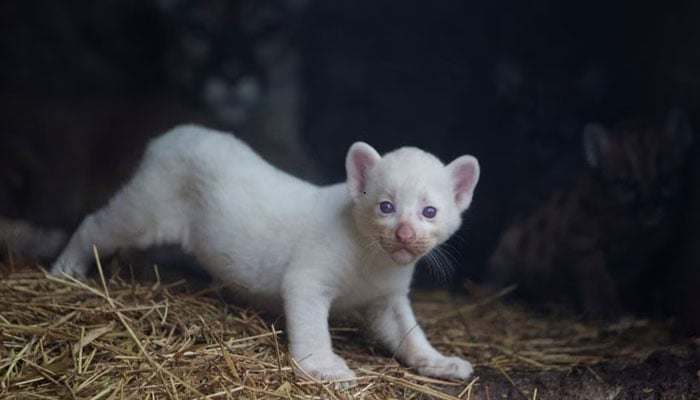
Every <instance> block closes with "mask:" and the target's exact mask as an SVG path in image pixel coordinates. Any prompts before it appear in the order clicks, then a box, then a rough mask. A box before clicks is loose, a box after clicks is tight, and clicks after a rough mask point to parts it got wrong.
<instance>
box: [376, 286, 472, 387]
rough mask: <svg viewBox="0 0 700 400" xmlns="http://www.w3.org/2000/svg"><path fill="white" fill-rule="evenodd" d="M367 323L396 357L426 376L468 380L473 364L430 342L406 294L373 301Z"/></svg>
mask: <svg viewBox="0 0 700 400" xmlns="http://www.w3.org/2000/svg"><path fill="white" fill-rule="evenodd" d="M367 318H368V320H367V322H368V325H369V329H370V330H371V332H372V334H374V335H375V337H376V338H377V339H379V340H380V341H381V342H382V343H383V344H384V345H385V346H386V347H387V348H388V349H389V350H390V351H392V352H393V353H394V354H395V355H396V358H397V359H398V360H399V361H401V362H402V363H404V364H405V365H406V366H408V367H411V368H415V370H416V371H417V372H418V373H419V374H421V375H426V376H432V377H436V378H442V379H456V380H466V379H468V378H469V377H470V376H471V374H472V371H473V369H472V365H471V363H469V361H467V360H463V359H461V358H459V357H445V356H444V355H442V354H440V352H438V351H437V350H435V348H433V346H432V345H431V344H430V343H429V342H428V339H427V338H426V337H425V334H424V333H423V330H422V329H421V328H420V326H418V322H417V321H416V318H415V316H414V315H413V310H412V309H411V304H410V302H409V300H408V297H407V296H405V295H396V296H392V297H389V298H384V299H382V300H381V301H377V302H375V303H374V304H372V305H371V306H370V307H369V309H368V313H367Z"/></svg>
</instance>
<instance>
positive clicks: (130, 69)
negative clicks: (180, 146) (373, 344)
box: [0, 0, 700, 282]
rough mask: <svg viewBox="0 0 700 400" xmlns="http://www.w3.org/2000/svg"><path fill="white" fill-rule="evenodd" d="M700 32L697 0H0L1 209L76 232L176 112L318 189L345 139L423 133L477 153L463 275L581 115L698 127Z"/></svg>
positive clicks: (575, 160) (574, 161)
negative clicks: (653, 118) (677, 114)
mask: <svg viewBox="0 0 700 400" xmlns="http://www.w3.org/2000/svg"><path fill="white" fill-rule="evenodd" d="M698 43H700V3H698V2H696V1H691V0H688V1H672V2H663V1H658V2H652V1H600V0H593V1H585V2H584V1H575V2H562V1H556V0H539V1H521V0H498V1H485V2H475V1H463V0H443V1H429V2H426V1H388V0H373V1H369V0H362V1H349V0H346V1H308V2H307V1H303V0H297V1H294V0H287V1H281V0H280V1H274V0H258V1H254V0H250V1H241V0H238V1H199V2H198V1H194V0H160V1H156V0H150V1H148V0H103V1H90V0H76V1H50V0H34V1H4V2H2V4H0V216H4V217H7V218H12V219H19V220H25V221H31V222H33V223H36V224H38V225H40V226H53V227H59V228H62V229H66V230H71V229H73V228H74V227H75V226H76V225H77V223H78V222H79V221H80V219H81V218H82V216H83V215H84V214H85V213H87V212H89V211H91V210H94V209H95V208H96V207H99V206H100V205H101V204H103V203H104V202H105V201H106V199H108V198H109V196H110V195H111V194H112V193H113V192H114V190H116V188H117V187H118V186H119V184H120V183H121V182H123V180H124V179H125V178H126V177H128V175H129V173H130V172H131V171H133V168H134V167H135V165H136V162H137V160H138V157H139V156H140V154H141V151H142V149H143V146H144V145H145V143H146V141H147V140H148V138H150V137H153V136H154V135H157V134H159V133H162V132H163V131H165V130H166V129H168V128H170V127H172V126H174V125H176V124H179V123H184V122H192V121H194V122H200V123H204V124H207V125H209V126H214V127H219V128H222V129H226V130H233V131H235V132H236V133H237V134H238V135H239V136H241V137H243V138H244V139H245V140H246V141H248V142H250V143H251V144H252V145H253V147H254V148H256V149H257V150H258V151H259V152H261V153H262V154H263V155H264V156H265V157H266V158H268V159H269V160H271V161H272V162H273V163H274V164H276V165H279V166H281V167H283V168H285V169H287V170H290V171H293V172H294V173H297V174H300V175H302V176H304V177H306V178H308V179H310V180H312V181H314V182H318V183H328V182H334V181H338V180H342V179H344V170H343V160H344V155H345V152H346V150H347V148H348V146H349V144H350V143H352V142H353V141H356V140H364V141H367V142H369V143H371V144H373V145H375V146H376V147H377V148H378V149H379V150H380V151H389V150H391V149H393V148H396V147H399V146H402V145H416V146H419V147H422V148H424V149H426V150H428V151H431V152H434V153H435V154H437V155H438V156H439V157H441V158H442V159H443V160H444V161H449V160H450V159H452V158H454V157H456V156H458V155H461V154H465V153H468V154H473V155H475V156H476V157H478V158H479V160H480V162H481V165H482V178H481V181H480V183H479V187H478V188H477V192H476V197H475V201H474V204H473V207H472V209H471V210H470V211H469V212H468V213H467V216H466V218H465V224H464V227H463V229H462V231H461V232H460V235H459V236H460V238H458V239H457V240H455V241H454V242H453V249H454V253H455V256H456V258H457V261H458V262H457V263H456V264H457V268H456V269H457V271H456V273H455V275H456V277H457V279H456V280H455V281H457V282H458V281H459V279H460V278H462V277H464V276H470V277H472V278H475V279H478V278H479V277H480V275H481V274H482V272H483V268H484V264H485V261H486V259H487V258H488V256H489V254H490V252H491V251H492V249H493V246H494V245H495V243H496V240H497V239H498V237H499V234H500V233H501V232H502V231H503V229H504V228H505V227H506V226H507V224H508V223H510V222H511V221H512V220H513V218H514V217H516V216H517V215H521V214H523V213H525V212H527V211H528V210H530V209H532V208H533V207H534V206H535V205H537V204H539V203H540V202H541V201H542V200H543V199H544V198H545V196H546V195H547V194H548V193H549V192H550V191H551V190H552V188H554V187H555V186H557V185H558V184H560V183H561V182H563V181H565V180H566V179H567V178H568V177H570V176H571V175H572V174H574V173H575V172H576V171H578V170H579V169H580V168H581V167H582V164H583V162H582V157H581V145H580V143H581V139H580V137H581V129H582V127H583V125H584V124H585V123H586V122H589V121H593V120H597V121H602V122H605V123H610V122H613V121H616V120H618V119H620V118H623V117H627V116H630V115H658V114H663V113H665V112H667V111H668V110H669V109H673V108H681V109H684V110H685V111H686V113H687V114H688V115H689V116H690V118H691V120H692V121H693V122H694V123H695V122H696V121H697V117H698V115H699V113H700V46H699V45H698ZM696 208H697V207H696ZM689 212H690V213H695V214H694V215H697V213H698V211H697V210H691V211H689ZM683 240H688V241H691V242H692V243H700V240H698V239H697V238H691V239H683ZM693 241H694V242H693ZM418 279H419V280H421V281H422V280H426V281H427V280H429V277H428V276H423V275H420V276H419V278H418Z"/></svg>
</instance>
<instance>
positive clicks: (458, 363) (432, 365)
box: [414, 357, 474, 381]
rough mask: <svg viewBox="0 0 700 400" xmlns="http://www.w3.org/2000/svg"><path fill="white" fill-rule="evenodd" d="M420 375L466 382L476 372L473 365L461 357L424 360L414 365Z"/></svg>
mask: <svg viewBox="0 0 700 400" xmlns="http://www.w3.org/2000/svg"><path fill="white" fill-rule="evenodd" d="M414 367H415V368H416V370H417V371H418V373H419V374H421V375H425V376H432V377H435V378H440V379H453V380H459V381H465V380H467V379H469V377H470V376H471V375H472V372H474V369H473V368H472V364H471V363H470V362H469V361H467V360H463V359H461V358H459V357H435V358H429V359H422V360H419V361H418V362H416V364H415V365H414Z"/></svg>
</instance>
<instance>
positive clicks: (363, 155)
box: [345, 142, 382, 199]
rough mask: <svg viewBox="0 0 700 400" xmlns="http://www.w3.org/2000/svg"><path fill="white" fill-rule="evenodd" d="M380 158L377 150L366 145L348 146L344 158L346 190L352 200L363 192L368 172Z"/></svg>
mask: <svg viewBox="0 0 700 400" xmlns="http://www.w3.org/2000/svg"><path fill="white" fill-rule="evenodd" d="M381 158H382V156H380V155H379V153H377V150H375V149H374V147H372V146H370V145H368V144H367V143H364V142H356V143H354V144H353V145H352V146H350V149H349V150H348V155H347V156H346V157H345V171H346V173H347V175H348V190H349V191H350V195H351V196H352V197H353V199H356V198H358V197H359V196H360V194H362V193H363V192H364V190H365V187H366V186H367V176H368V175H369V171H370V170H371V169H372V168H373V167H374V166H375V165H376V164H377V163H378V162H379V160H381Z"/></svg>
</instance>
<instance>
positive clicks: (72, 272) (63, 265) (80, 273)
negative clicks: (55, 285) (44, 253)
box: [51, 259, 87, 278]
mask: <svg viewBox="0 0 700 400" xmlns="http://www.w3.org/2000/svg"><path fill="white" fill-rule="evenodd" d="M85 272H87V266H86V265H82V264H78V263H71V262H67V261H64V260H60V259H59V260H57V261H56V262H55V263H53V265H52V266H51V275H53V276H62V275H63V274H66V275H68V276H72V277H75V278H83V277H85Z"/></svg>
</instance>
